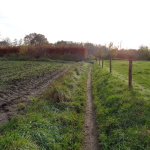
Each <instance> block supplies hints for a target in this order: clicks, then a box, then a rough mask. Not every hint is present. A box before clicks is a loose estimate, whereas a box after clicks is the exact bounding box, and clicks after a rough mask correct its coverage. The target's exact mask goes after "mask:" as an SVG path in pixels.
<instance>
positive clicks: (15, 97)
mask: <svg viewBox="0 0 150 150" xmlns="http://www.w3.org/2000/svg"><path fill="white" fill-rule="evenodd" d="M69 69H70V67H67V68H65V69H62V70H58V71H55V72H52V73H50V74H47V75H46V76H44V77H40V78H38V79H34V80H32V79H31V80H30V81H28V83H27V84H26V85H24V86H23V87H21V88H20V89H15V90H11V91H10V92H9V93H7V91H6V92H5V93H4V94H5V96H4V97H0V125H2V124H4V123H6V122H7V121H9V120H10V119H11V118H12V117H13V116H15V115H16V114H18V113H19V112H20V111H21V110H23V109H25V108H26V107H27V105H28V103H29V100H30V99H31V98H34V97H35V96H38V95H40V94H42V92H43V91H44V90H45V89H47V88H48V87H49V86H50V84H51V83H52V82H53V81H55V80H56V79H57V78H59V77H60V76H61V75H62V74H64V73H66V72H67V71H68V70H69ZM18 104H23V105H22V106H19V107H18ZM24 104H25V105H24Z"/></svg>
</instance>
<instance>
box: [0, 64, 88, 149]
mask: <svg viewBox="0 0 150 150" xmlns="http://www.w3.org/2000/svg"><path fill="white" fill-rule="evenodd" d="M88 66H89V65H88V64H85V63H79V64H78V65H76V67H75V68H72V69H71V70H70V71H69V73H66V74H65V75H63V76H62V77H61V78H60V79H59V80H58V81H56V82H54V83H53V86H51V87H50V88H49V89H48V90H47V91H45V93H44V94H43V95H42V96H40V97H37V98H34V99H32V100H31V102H30V104H31V106H30V107H29V108H27V109H26V110H24V111H23V112H22V115H18V116H16V117H15V118H13V119H12V120H11V121H10V122H8V123H6V124H5V125H4V126H2V127H1V128H0V132H1V134H0V149H8V150H9V149H11V148H12V149H23V150H24V149H31V150H34V149H36V150H38V149H40V150H42V149H43V150H45V149H47V150H50V149H53V150H58V149H59V150H64V149H66V150H72V149H74V150H75V149H81V148H82V141H83V122H84V108H85V99H86V95H85V93H86V80H87V72H88ZM77 70H78V73H77ZM25 143H26V145H25Z"/></svg>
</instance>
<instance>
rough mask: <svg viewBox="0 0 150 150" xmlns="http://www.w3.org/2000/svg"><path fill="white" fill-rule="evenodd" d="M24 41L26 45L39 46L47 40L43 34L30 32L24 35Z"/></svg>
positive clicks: (46, 42)
mask: <svg viewBox="0 0 150 150" xmlns="http://www.w3.org/2000/svg"><path fill="white" fill-rule="evenodd" d="M24 43H25V44H26V45H32V46H41V45H45V44H48V41H47V38H45V36H44V35H42V34H37V33H31V34H29V35H26V36H25V37H24Z"/></svg>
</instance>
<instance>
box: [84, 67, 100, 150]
mask: <svg viewBox="0 0 150 150" xmlns="http://www.w3.org/2000/svg"><path fill="white" fill-rule="evenodd" d="M91 71H92V66H91V67H90V69H89V73H88V80H87V93H86V95H87V100H86V110H85V111H86V112H85V122H84V147H83V150H99V149H100V145H99V143H98V140H97V132H96V130H97V129H96V117H95V112H94V108H93V98H92V85H91V82H92V79H91Z"/></svg>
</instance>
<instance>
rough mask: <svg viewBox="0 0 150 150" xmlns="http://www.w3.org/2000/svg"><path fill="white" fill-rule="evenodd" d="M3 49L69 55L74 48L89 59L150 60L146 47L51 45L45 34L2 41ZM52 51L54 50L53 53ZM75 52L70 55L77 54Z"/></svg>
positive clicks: (61, 42)
mask: <svg viewBox="0 0 150 150" xmlns="http://www.w3.org/2000/svg"><path fill="white" fill-rule="evenodd" d="M2 47H7V49H9V50H10V49H11V48H12V47H21V50H20V51H21V53H25V52H26V51H28V50H27V49H33V47H34V48H36V49H37V51H40V49H41V53H42V49H44V48H45V49H46V47H47V48H48V47H49V48H50V47H51V50H49V51H51V52H50V53H51V54H52V53H54V51H57V53H58V52H59V53H58V54H59V55H64V52H62V51H67V53H69V49H71V48H73V47H74V50H73V51H78V53H80V52H79V51H80V50H81V51H84V52H83V53H84V54H83V53H82V52H81V53H82V55H84V56H86V58H88V59H96V60H100V59H103V58H104V59H109V58H112V59H129V58H130V57H132V58H133V59H135V60H150V49H149V48H148V46H144V45H141V46H140V47H139V49H119V47H117V46H114V44H113V43H112V42H111V43H110V44H109V45H107V46H106V45H100V44H93V43H89V42H87V43H82V42H81V43H76V42H72V41H63V40H62V41H58V42H56V43H49V42H48V40H47V38H46V37H45V36H44V35H43V34H38V33H30V34H28V35H26V36H25V37H24V38H23V39H20V40H17V39H14V41H13V42H11V41H10V39H9V38H5V39H3V40H2V41H0V48H1V49H2ZM8 47H9V48H8ZM61 48H63V49H61ZM64 48H66V49H67V50H65V49H64ZM16 49H17V48H16ZM52 49H53V50H54V51H53V52H52ZM58 49H61V52H60V51H58ZM85 49H86V51H85ZM73 51H72V52H70V53H72V54H73V53H75V52H73ZM7 52H8V51H7ZM81 53H80V54H81ZM40 55H41V54H40ZM1 56H2V54H1ZM53 56H54V55H53Z"/></svg>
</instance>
